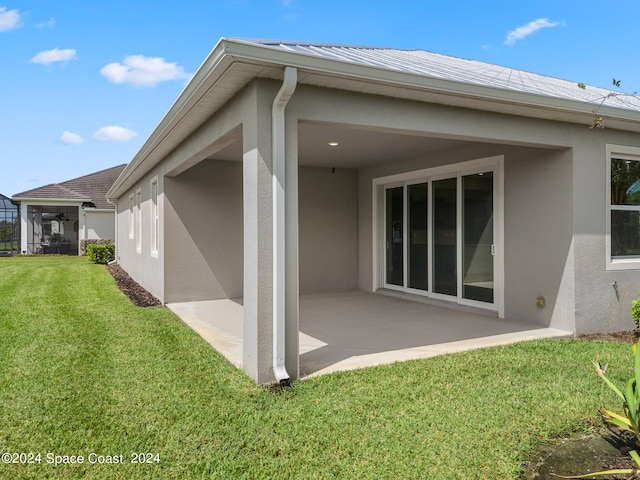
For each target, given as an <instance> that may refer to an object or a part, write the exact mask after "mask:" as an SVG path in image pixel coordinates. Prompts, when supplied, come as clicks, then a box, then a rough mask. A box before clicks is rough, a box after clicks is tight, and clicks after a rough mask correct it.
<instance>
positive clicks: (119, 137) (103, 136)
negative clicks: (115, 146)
mask: <svg viewBox="0 0 640 480" xmlns="http://www.w3.org/2000/svg"><path fill="white" fill-rule="evenodd" d="M136 135H138V134H137V133H136V132H134V131H133V130H129V129H128V128H124V127H119V126H117V125H109V126H107V127H102V128H101V129H100V130H98V131H97V132H96V133H94V134H93V138H95V139H97V140H103V141H105V142H126V141H127V140H131V139H132V138H133V137H135V136H136Z"/></svg>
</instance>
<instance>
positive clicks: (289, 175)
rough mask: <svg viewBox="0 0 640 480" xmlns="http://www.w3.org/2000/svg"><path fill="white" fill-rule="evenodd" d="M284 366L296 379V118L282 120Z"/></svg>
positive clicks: (298, 296)
mask: <svg viewBox="0 0 640 480" xmlns="http://www.w3.org/2000/svg"><path fill="white" fill-rule="evenodd" d="M285 126H286V130H285V158H286V165H285V179H286V190H285V199H286V211H285V217H286V220H285V221H286V225H285V242H286V250H285V262H286V266H285V278H286V280H285V366H286V367H287V372H289V375H290V376H291V378H292V379H294V378H298V377H299V376H300V360H299V342H300V338H299V337H300V321H299V318H300V306H299V305H300V287H299V278H300V274H299V272H300V268H299V249H298V119H297V117H295V116H294V115H287V116H286V121H285Z"/></svg>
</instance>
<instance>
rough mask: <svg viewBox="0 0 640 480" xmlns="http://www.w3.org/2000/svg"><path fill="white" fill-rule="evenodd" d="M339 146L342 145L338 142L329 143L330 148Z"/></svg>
mask: <svg viewBox="0 0 640 480" xmlns="http://www.w3.org/2000/svg"><path fill="white" fill-rule="evenodd" d="M338 145H340V144H339V143H338V142H329V146H330V147H337V146H338Z"/></svg>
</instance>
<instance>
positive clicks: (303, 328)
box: [167, 291, 572, 378]
mask: <svg viewBox="0 0 640 480" xmlns="http://www.w3.org/2000/svg"><path fill="white" fill-rule="evenodd" d="M167 307H169V308H170V309H171V310H172V311H173V312H174V313H175V314H176V315H178V317H180V318H181V319H182V320H183V321H184V322H185V323H186V324H187V325H189V326H190V327H191V328H192V329H193V330H194V331H196V332H197V333H198V334H200V335H201V336H202V337H203V338H204V339H205V340H206V341H207V342H208V343H209V344H211V345H212V346H213V347H214V348H215V349H216V350H217V351H218V352H220V353H221V354H222V355H223V356H224V357H225V358H227V360H229V361H230V362H231V363H233V364H234V365H235V366H236V367H238V368H242V355H243V349H242V338H243V307H242V299H233V300H228V299H223V300H209V301H196V302H183V303H171V304H168V305H167ZM571 335H572V334H571V332H568V331H564V330H559V329H556V328H547V327H542V326H541V325H538V324H534V323H527V322H517V321H513V320H505V319H501V318H497V317H496V316H495V315H493V316H492V315H491V314H488V313H485V312H482V311H480V310H478V309H471V308H461V307H455V308H452V307H449V306H446V305H442V306H441V305H437V304H434V303H424V302H420V301H414V300H413V299H405V298H399V297H397V296H394V295H387V294H380V293H368V292H362V291H347V292H331V293H316V294H307V295H301V296H300V341H299V349H300V350H299V352H300V377H301V378H304V377H311V376H316V375H322V374H327V373H332V372H336V371H342V370H354V369H357V368H363V367H369V366H373V365H381V364H388V363H393V362H398V361H405V360H413V359H418V358H428V357H433V356H436V355H443V354H447V353H455V352H460V351H465V350H472V349H476V348H482V347H489V346H494V345H502V344H507V343H514V342H519V341H524V340H534V339H540V338H555V337H569V336H571Z"/></svg>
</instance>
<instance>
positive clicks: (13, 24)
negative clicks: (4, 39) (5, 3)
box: [0, 7, 22, 32]
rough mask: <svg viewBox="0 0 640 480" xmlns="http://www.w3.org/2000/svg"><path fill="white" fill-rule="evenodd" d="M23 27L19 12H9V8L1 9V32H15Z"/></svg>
mask: <svg viewBox="0 0 640 480" xmlns="http://www.w3.org/2000/svg"><path fill="white" fill-rule="evenodd" d="M21 25H22V19H21V18H20V12H18V10H7V7H0V32H6V31H8V30H13V29H14V28H18V27H20V26H21Z"/></svg>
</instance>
